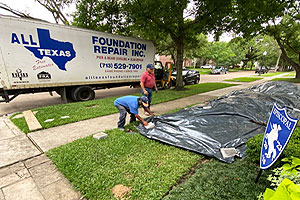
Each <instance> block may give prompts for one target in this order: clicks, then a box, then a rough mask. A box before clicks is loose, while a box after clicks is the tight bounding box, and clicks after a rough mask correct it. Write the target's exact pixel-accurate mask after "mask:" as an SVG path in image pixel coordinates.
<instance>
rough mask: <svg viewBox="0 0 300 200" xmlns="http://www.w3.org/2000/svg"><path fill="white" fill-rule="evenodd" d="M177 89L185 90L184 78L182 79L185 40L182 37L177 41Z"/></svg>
mask: <svg viewBox="0 0 300 200" xmlns="http://www.w3.org/2000/svg"><path fill="white" fill-rule="evenodd" d="M175 43H176V51H177V59H176V71H177V74H176V88H175V89H176V90H183V89H184V86H183V80H182V63H183V40H182V39H181V38H180V39H178V40H177V41H176V42H175Z"/></svg>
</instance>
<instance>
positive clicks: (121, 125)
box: [116, 106, 136, 128]
mask: <svg viewBox="0 0 300 200" xmlns="http://www.w3.org/2000/svg"><path fill="white" fill-rule="evenodd" d="M116 107H117V109H118V110H119V112H120V118H119V121H118V128H124V126H125V122H126V115H127V113H129V114H130V123H132V122H135V121H136V117H135V115H134V114H132V113H130V110H129V108H126V107H124V106H116Z"/></svg>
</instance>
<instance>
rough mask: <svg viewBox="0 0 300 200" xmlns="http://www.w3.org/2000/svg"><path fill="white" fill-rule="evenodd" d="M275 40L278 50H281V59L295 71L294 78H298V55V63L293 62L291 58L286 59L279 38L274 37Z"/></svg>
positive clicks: (299, 72)
mask: <svg viewBox="0 0 300 200" xmlns="http://www.w3.org/2000/svg"><path fill="white" fill-rule="evenodd" d="M275 40H276V42H277V44H278V45H279V48H280V50H281V55H282V59H283V60H285V61H286V62H287V63H289V64H290V65H292V67H293V68H294V69H295V70H296V77H295V78H300V55H298V56H299V63H296V62H294V61H293V60H292V59H291V58H289V57H288V55H287V53H286V51H285V49H284V46H283V44H282V43H281V41H280V38H279V37H276V36H275Z"/></svg>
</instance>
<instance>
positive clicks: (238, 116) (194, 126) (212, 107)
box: [138, 81, 300, 163]
mask: <svg viewBox="0 0 300 200" xmlns="http://www.w3.org/2000/svg"><path fill="white" fill-rule="evenodd" d="M274 103H276V104H277V105H278V106H279V107H286V108H287V111H288V113H289V115H290V116H292V117H294V118H300V113H299V112H298V111H294V109H293V108H296V109H300V87H299V86H297V85H295V84H293V83H288V82H281V81H277V82H274V81H271V82H266V83H263V84H260V85H257V86H253V87H251V88H249V89H245V90H238V91H233V92H232V93H230V94H228V95H225V96H222V97H220V98H218V99H216V100H213V101H210V102H209V103H208V104H207V105H205V106H203V107H192V108H187V109H183V110H180V111H179V112H176V113H172V114H165V115H161V116H155V117H149V118H147V121H148V122H153V123H154V124H155V127H154V128H152V129H146V128H145V127H144V126H143V125H142V124H139V126H138V130H139V132H140V133H141V134H142V135H144V136H146V137H148V138H151V139H155V140H158V141H161V142H164V143H167V144H170V145H174V146H177V147H181V148H184V149H188V150H191V151H194V152H198V153H201V154H204V155H207V156H210V157H215V158H217V159H219V160H221V161H224V162H227V163H232V162H233V161H234V156H232V157H223V155H222V154H221V151H220V150H221V149H222V148H235V150H236V151H237V152H238V155H236V156H238V157H244V156H246V153H245V151H246V145H245V143H246V142H247V140H248V139H249V138H251V137H253V136H255V135H257V134H264V132H265V128H266V124H267V122H268V119H269V116H270V113H271V111H272V107H273V105H274Z"/></svg>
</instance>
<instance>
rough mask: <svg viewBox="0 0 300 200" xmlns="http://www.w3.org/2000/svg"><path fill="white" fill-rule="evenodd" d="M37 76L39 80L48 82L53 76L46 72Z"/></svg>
mask: <svg viewBox="0 0 300 200" xmlns="http://www.w3.org/2000/svg"><path fill="white" fill-rule="evenodd" d="M36 76H37V78H38V79H39V80H44V81H46V80H50V79H51V74H49V73H48V72H44V71H42V72H40V73H38V74H37V75H36Z"/></svg>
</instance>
